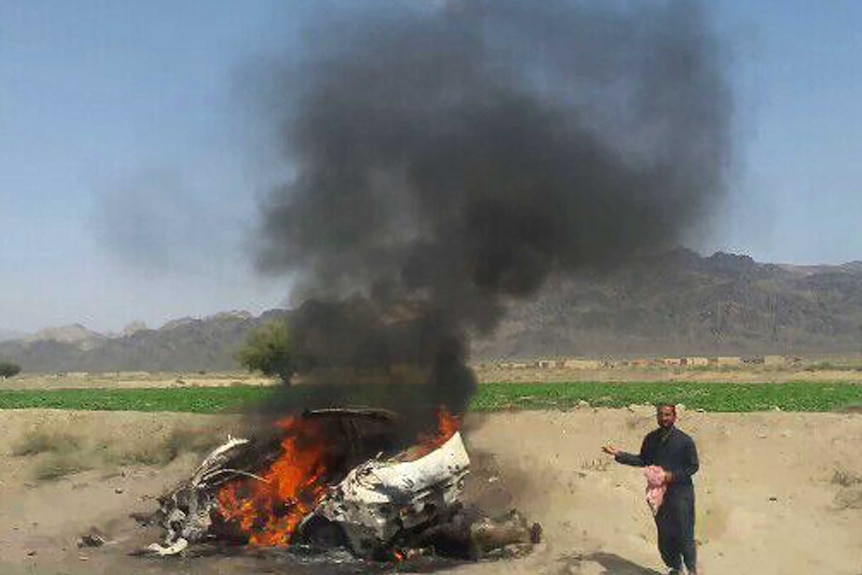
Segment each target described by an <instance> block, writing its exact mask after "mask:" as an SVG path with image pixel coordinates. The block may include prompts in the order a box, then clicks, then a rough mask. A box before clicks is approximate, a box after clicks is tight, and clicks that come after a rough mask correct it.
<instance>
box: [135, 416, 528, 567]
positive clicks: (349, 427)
mask: <svg viewBox="0 0 862 575" xmlns="http://www.w3.org/2000/svg"><path fill="white" fill-rule="evenodd" d="M397 417H398V416H396V415H395V414H394V413H392V412H390V411H386V410H381V409H321V410H313V411H306V412H304V413H303V414H302V415H299V416H293V417H290V418H286V419H284V420H281V421H279V422H278V423H277V428H278V429H279V430H280V432H281V433H280V437H276V438H269V439H258V440H248V439H240V438H232V437H229V438H228V440H227V441H226V442H225V443H223V444H222V445H220V446H218V447H217V448H216V449H214V450H213V451H212V452H211V453H210V454H209V455H208V456H207V457H206V458H205V459H204V460H203V462H202V463H201V464H200V465H199V466H198V468H197V469H196V470H195V471H194V472H193V473H192V475H191V476H190V477H189V479H187V480H185V481H183V482H182V483H181V484H180V485H178V486H177V487H176V488H175V489H173V490H172V491H170V492H169V493H167V494H165V495H164V496H162V497H161V498H160V499H159V501H160V504H161V507H160V509H159V511H158V512H157V513H156V515H155V517H154V519H155V520H156V522H158V523H159V524H160V525H161V526H162V527H163V528H164V530H165V537H164V540H163V543H162V544H158V543H154V544H152V545H151V546H150V547H149V548H148V551H149V552H150V553H152V554H156V555H161V556H170V555H177V554H180V553H183V552H185V551H186V550H187V549H188V548H189V546H190V545H194V544H199V543H205V542H211V541H220V542H227V543H233V544H246V545H251V546H256V547H283V548H297V547H304V548H310V549H317V550H326V549H335V548H345V549H347V550H349V551H350V553H351V554H352V555H353V556H355V557H356V558H359V559H373V560H401V559H403V558H405V557H409V556H415V555H422V554H426V555H427V554H433V553H440V552H441V550H442V552H443V553H446V554H449V555H452V556H457V557H460V558H472V559H478V558H480V557H486V556H488V555H489V553H490V554H491V555H493V554H494V551H495V550H497V551H500V550H506V552H507V553H508V554H522V553H524V552H527V551H529V548H530V546H531V545H532V544H533V543H536V542H538V540H539V538H540V534H541V529H540V527H539V526H538V525H537V524H534V525H533V526H532V527H528V526H527V522H526V520H525V519H524V518H523V517H522V516H521V515H520V514H518V513H517V512H510V513H509V514H507V515H506V516H504V517H501V518H497V519H492V518H488V517H484V516H481V515H480V514H479V513H478V512H477V511H476V510H467V509H465V507H464V506H463V504H462V496H463V493H464V486H465V480H466V477H467V475H468V474H469V471H470V458H469V456H468V454H467V450H466V447H465V445H464V441H463V439H462V436H461V433H460V431H459V430H458V420H457V419H456V418H454V417H453V416H451V415H449V414H448V412H446V411H444V410H441V411H440V412H439V414H438V418H439V420H438V429H437V430H436V432H435V433H433V434H425V435H422V436H420V438H419V440H418V441H417V442H416V443H415V444H412V445H409V446H408V447H406V448H401V449H393V448H392V446H395V445H398V443H397V442H396V440H395V434H394V429H395V423H396V420H397ZM323 438H325V446H327V448H328V449H321V444H320V443H319V441H320V440H321V439H323ZM277 439H280V441H277ZM324 460H326V461H325V463H324ZM497 554H498V555H499V554H501V553H500V552H498V553H497Z"/></svg>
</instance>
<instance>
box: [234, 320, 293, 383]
mask: <svg viewBox="0 0 862 575" xmlns="http://www.w3.org/2000/svg"><path fill="white" fill-rule="evenodd" d="M237 360H238V361H239V363H240V364H241V365H242V366H244V367H245V368H246V369H248V370H249V371H259V372H261V373H263V374H264V375H267V376H277V377H278V378H280V379H281V381H282V382H284V383H286V384H290V379H291V378H292V377H293V375H294V374H295V373H296V371H297V367H298V366H297V356H296V351H295V348H294V344H293V338H292V337H291V334H290V328H289V327H288V325H287V322H286V321H284V320H275V321H271V322H269V323H267V324H264V325H263V326H261V327H260V328H258V329H256V330H254V331H252V332H251V334H249V337H248V340H247V341H246V343H245V345H244V346H243V347H242V348H241V349H240V350H239V352H237Z"/></svg>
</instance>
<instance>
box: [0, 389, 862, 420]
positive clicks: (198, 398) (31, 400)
mask: <svg viewBox="0 0 862 575" xmlns="http://www.w3.org/2000/svg"><path fill="white" fill-rule="evenodd" d="M402 387H406V388H410V389H404V390H400V393H402V394H405V400H406V399H407V397H408V395H407V394H415V391H416V390H415V388H414V387H413V386H402ZM316 391H317V390H314V389H312V388H311V387H303V386H297V387H292V388H272V387H270V388H261V387H256V386H248V387H243V386H235V387H196V388H148V389H56V390H0V409H23V408H52V409H76V410H106V411H175V412H191V413H219V412H237V411H241V410H243V409H246V408H250V407H253V406H255V405H273V404H274V402H276V401H277V404H278V405H279V406H281V407H285V408H289V407H291V406H293V407H302V406H304V405H307V404H309V398H310V397H312V394H314V393H315V392H316ZM396 393H398V392H396ZM392 394H393V390H391V389H387V390H381V388H380V387H374V386H368V387H365V388H351V389H350V392H349V394H346V395H342V397H345V396H346V397H349V400H350V401H351V402H352V403H355V404H357V405H358V404H370V405H374V404H377V401H376V400H377V399H379V398H381V397H383V396H384V395H385V396H386V398H387V399H389V400H392V401H395V402H396V403H397V397H396V398H393V397H392ZM658 401H670V402H675V403H682V404H685V405H686V406H687V407H688V408H690V409H704V410H706V411H724V412H743V411H767V410H771V409H775V408H778V409H781V410H784V411H842V410H845V409H848V408H854V407H855V408H860V407H862V385H860V384H853V383H810V382H790V383H780V384H773V383H756V384H740V383H704V382H673V383H668V382H636V383H631V382H627V383H606V382H577V383H536V384H529V383H488V384H482V385H480V386H479V388H478V390H477V392H476V394H475V395H474V396H473V399H472V401H471V403H470V409H471V410H473V411H501V410H519V409H527V410H529V409H533V410H535V409H568V408H571V407H573V406H576V405H578V404H579V403H581V402H587V403H588V404H590V405H592V406H595V407H624V406H627V405H630V404H650V403H655V402H658Z"/></svg>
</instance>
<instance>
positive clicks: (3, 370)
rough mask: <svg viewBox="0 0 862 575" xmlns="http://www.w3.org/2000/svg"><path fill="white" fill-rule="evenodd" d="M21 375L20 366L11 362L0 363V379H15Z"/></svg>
mask: <svg viewBox="0 0 862 575" xmlns="http://www.w3.org/2000/svg"><path fill="white" fill-rule="evenodd" d="M19 373H21V366H20V365H18V364H17V363H12V362H11V361H0V377H2V378H7V377H15V376H16V375H18V374H19Z"/></svg>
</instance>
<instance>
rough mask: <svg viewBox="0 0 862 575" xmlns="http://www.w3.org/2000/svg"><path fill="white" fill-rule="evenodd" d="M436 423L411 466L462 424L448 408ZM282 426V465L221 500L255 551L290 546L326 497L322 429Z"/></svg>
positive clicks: (290, 421)
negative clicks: (300, 524)
mask: <svg viewBox="0 0 862 575" xmlns="http://www.w3.org/2000/svg"><path fill="white" fill-rule="evenodd" d="M437 419H438V421H437V430H436V432H435V433H428V434H421V435H420V436H419V442H418V444H417V445H416V446H415V447H414V448H412V449H410V450H409V451H408V452H407V453H406V454H405V455H406V457H407V458H408V459H409V460H415V459H419V458H420V457H423V456H425V455H427V454H428V453H430V452H432V451H434V450H435V449H437V448H439V447H440V446H441V445H443V444H444V443H446V441H448V440H449V438H450V437H452V435H454V434H455V432H456V431H458V428H459V426H460V421H459V420H458V418H457V417H455V416H453V415H451V414H450V413H449V411H448V410H446V409H445V408H442V407H441V408H440V409H439V410H438V412H437ZM277 425H278V427H280V428H281V430H282V431H283V432H284V439H282V442H281V454H280V455H279V457H278V459H276V460H275V461H274V462H273V463H272V465H270V467H269V469H267V470H266V471H265V472H264V473H263V474H262V475H261V476H260V478H259V479H253V478H242V479H236V480H234V481H232V482H230V483H228V484H226V485H225V486H223V487H222V488H221V489H220V490H219V492H218V494H217V496H216V497H217V500H218V503H219V513H220V514H221V516H222V518H223V519H224V520H225V521H226V522H227V523H230V524H233V525H235V526H236V527H237V528H238V529H239V530H240V532H241V533H242V534H244V535H245V536H247V537H248V543H249V545H252V546H258V547H283V546H287V545H289V544H290V540H291V538H292V536H293V533H294V531H295V530H296V527H297V526H298V525H299V523H300V522H301V521H302V519H303V518H305V516H306V515H308V514H309V513H311V512H312V511H313V510H314V508H315V507H316V506H317V504H318V503H319V502H320V500H321V499H322V498H323V496H324V495H325V493H326V485H325V482H324V479H325V475H326V473H327V468H326V455H327V444H326V441H327V440H326V438H325V437H324V433H323V431H322V429H321V427H320V425H319V423H318V422H317V421H315V420H313V419H306V418H301V417H288V418H285V419H283V420H281V421H279V422H278V423H277ZM396 557H397V555H396Z"/></svg>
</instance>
